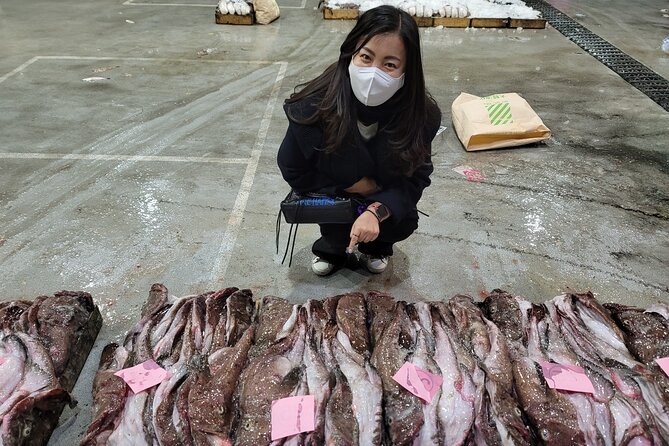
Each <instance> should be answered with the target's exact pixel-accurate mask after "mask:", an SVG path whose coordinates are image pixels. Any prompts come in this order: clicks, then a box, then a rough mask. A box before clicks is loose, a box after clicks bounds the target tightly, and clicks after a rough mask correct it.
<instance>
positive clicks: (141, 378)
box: [114, 359, 172, 393]
mask: <svg viewBox="0 0 669 446" xmlns="http://www.w3.org/2000/svg"><path fill="white" fill-rule="evenodd" d="M114 375H116V376H118V377H120V378H122V379H123V381H125V382H126V383H127V384H128V385H129V386H130V388H131V389H132V391H133V392H134V393H139V392H141V391H142V390H146V389H148V388H149V387H153V386H155V385H156V384H160V383H161V382H163V381H165V380H166V379H169V378H170V377H171V376H172V374H171V373H170V372H168V371H167V370H165V369H163V368H162V367H160V366H159V365H158V364H156V361H154V360H153V359H149V360H148V361H144V362H143V363H141V364H137V365H136V366H134V367H130V368H128V369H123V370H119V371H118V372H116V373H114Z"/></svg>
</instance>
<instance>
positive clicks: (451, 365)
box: [431, 306, 478, 446]
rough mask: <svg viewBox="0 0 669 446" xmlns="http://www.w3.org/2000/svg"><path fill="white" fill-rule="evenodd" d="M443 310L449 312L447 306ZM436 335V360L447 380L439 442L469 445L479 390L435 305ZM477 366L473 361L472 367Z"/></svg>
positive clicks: (442, 395) (449, 445)
mask: <svg viewBox="0 0 669 446" xmlns="http://www.w3.org/2000/svg"><path fill="white" fill-rule="evenodd" d="M442 311H448V309H447V308H446V307H445V306H444V307H442ZM431 314H432V317H431V319H432V332H433V333H434V338H435V352H434V360H435V362H436V363H437V366H438V367H439V370H440V372H441V377H442V379H443V382H442V385H441V392H440V393H439V394H438V395H437V397H438V398H439V400H438V408H437V416H438V417H439V426H440V427H441V433H442V438H441V440H440V441H439V442H438V443H437V444H439V445H443V446H462V445H466V444H468V441H469V440H471V437H472V436H473V433H472V426H473V423H474V404H475V402H476V399H477V394H478V392H477V389H476V386H475V385H474V382H473V381H472V379H471V376H470V374H469V373H468V371H467V370H466V369H465V370H463V368H464V367H465V366H464V365H462V366H461V365H460V361H459V359H458V356H457V354H456V351H455V348H454V345H453V342H452V341H451V337H453V338H455V334H454V333H451V334H450V335H449V334H448V333H447V329H446V327H445V324H444V322H443V319H442V315H441V312H440V311H439V309H438V307H436V306H432V308H431ZM473 364H475V363H474V362H473V361H472V365H473ZM435 398H436V397H435Z"/></svg>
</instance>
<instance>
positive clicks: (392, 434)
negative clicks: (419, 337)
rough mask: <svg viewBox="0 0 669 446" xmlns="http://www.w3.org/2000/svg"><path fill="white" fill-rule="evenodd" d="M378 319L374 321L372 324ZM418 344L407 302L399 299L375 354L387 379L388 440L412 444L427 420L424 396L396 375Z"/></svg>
mask: <svg viewBox="0 0 669 446" xmlns="http://www.w3.org/2000/svg"><path fill="white" fill-rule="evenodd" d="M377 322H378V321H377V320H376V319H375V320H373V321H372V326H374V324H375V323H377ZM415 346H416V332H415V329H414V327H413V325H412V324H411V321H410V320H409V316H408V315H407V312H406V303H405V302H397V304H396V306H395V310H394V314H393V318H392V319H391V320H390V322H388V324H387V326H386V327H385V329H384V330H383V331H382V333H381V335H380V337H378V338H377V339H376V345H375V346H374V351H373V353H372V357H371V363H372V365H373V366H374V367H375V368H376V370H377V371H378V373H379V376H380V377H381V381H382V383H383V405H384V410H385V420H384V421H385V424H386V431H387V434H388V444H390V445H407V444H412V443H413V441H414V440H415V439H416V437H417V436H418V434H419V432H420V430H421V429H422V427H423V424H424V422H425V420H424V417H423V409H422V407H421V404H422V403H421V402H420V399H419V398H417V397H416V396H414V395H413V394H412V393H410V392H409V391H407V390H406V389H404V388H403V387H401V386H400V385H399V384H398V383H397V382H396V381H395V380H394V379H393V376H394V375H395V373H397V371H398V370H399V369H400V368H401V367H402V365H404V363H405V362H406V360H407V358H409V356H410V355H411V353H413V351H414V348H415Z"/></svg>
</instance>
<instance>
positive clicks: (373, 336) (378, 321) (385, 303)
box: [365, 291, 395, 351]
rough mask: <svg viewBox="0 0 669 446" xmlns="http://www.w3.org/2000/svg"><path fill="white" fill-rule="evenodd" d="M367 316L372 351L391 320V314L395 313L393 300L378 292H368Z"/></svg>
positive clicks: (388, 295) (387, 295) (389, 296)
mask: <svg viewBox="0 0 669 446" xmlns="http://www.w3.org/2000/svg"><path fill="white" fill-rule="evenodd" d="M365 301H366V304H367V315H368V319H369V321H370V329H369V341H370V350H371V351H373V350H374V348H375V347H376V343H377V341H378V339H379V338H380V337H381V333H383V330H384V329H385V328H386V325H388V324H389V323H390V321H391V320H392V319H393V312H394V311H395V299H393V297H392V296H391V295H390V294H386V293H382V292H379V291H370V292H368V293H367V299H365Z"/></svg>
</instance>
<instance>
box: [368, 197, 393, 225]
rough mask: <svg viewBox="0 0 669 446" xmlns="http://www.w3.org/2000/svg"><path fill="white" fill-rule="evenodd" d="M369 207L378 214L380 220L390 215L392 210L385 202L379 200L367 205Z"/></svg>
mask: <svg viewBox="0 0 669 446" xmlns="http://www.w3.org/2000/svg"><path fill="white" fill-rule="evenodd" d="M367 209H368V210H369V211H371V212H372V213H373V214H374V215H376V218H377V219H378V220H379V222H382V221H384V220H385V219H387V218H388V217H390V210H389V209H388V207H387V206H386V205H385V204H382V203H379V202H378V201H377V202H376V203H372V204H370V205H369V206H367Z"/></svg>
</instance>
